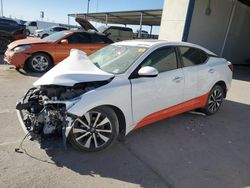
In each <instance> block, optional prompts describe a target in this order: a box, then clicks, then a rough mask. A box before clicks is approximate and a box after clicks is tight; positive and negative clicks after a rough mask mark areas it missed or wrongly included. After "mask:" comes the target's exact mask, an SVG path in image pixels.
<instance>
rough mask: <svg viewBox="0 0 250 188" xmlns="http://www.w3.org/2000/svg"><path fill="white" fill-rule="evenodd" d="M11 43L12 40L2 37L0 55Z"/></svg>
mask: <svg viewBox="0 0 250 188" xmlns="http://www.w3.org/2000/svg"><path fill="white" fill-rule="evenodd" d="M9 43H10V40H8V39H7V38H5V37H0V54H3V53H4V52H5V51H6V49H7V46H8V44H9Z"/></svg>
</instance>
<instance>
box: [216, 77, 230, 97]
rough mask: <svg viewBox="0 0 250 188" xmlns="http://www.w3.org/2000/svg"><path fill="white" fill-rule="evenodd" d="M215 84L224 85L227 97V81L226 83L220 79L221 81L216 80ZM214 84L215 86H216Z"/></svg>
mask: <svg viewBox="0 0 250 188" xmlns="http://www.w3.org/2000/svg"><path fill="white" fill-rule="evenodd" d="M215 85H219V86H221V87H222V89H223V92H224V94H225V96H224V98H226V95H227V85H226V83H225V82H224V81H223V80H220V81H218V82H216V83H215V84H214V86H215ZM214 86H213V87H214Z"/></svg>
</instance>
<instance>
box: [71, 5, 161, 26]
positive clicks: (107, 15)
mask: <svg viewBox="0 0 250 188" xmlns="http://www.w3.org/2000/svg"><path fill="white" fill-rule="evenodd" d="M68 16H69V17H83V18H87V19H88V20H89V21H94V22H100V23H105V24H107V23H110V24H124V25H149V26H160V24H161V16H162V9H153V10H136V11H119V12H98V13H88V14H86V13H79V14H68Z"/></svg>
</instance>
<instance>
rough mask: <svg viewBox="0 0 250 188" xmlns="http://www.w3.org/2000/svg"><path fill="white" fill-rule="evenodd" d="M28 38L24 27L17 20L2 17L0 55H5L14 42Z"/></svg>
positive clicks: (0, 21) (0, 22) (0, 19)
mask: <svg viewBox="0 0 250 188" xmlns="http://www.w3.org/2000/svg"><path fill="white" fill-rule="evenodd" d="M24 38H26V29H25V26H24V25H20V24H18V23H17V22H16V21H15V20H12V19H9V18H4V17H0V54H2V53H4V52H5V50H6V48H7V46H8V44H9V43H11V42H12V41H14V40H18V39H24Z"/></svg>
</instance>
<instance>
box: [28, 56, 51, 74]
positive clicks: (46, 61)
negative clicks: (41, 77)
mask: <svg viewBox="0 0 250 188" xmlns="http://www.w3.org/2000/svg"><path fill="white" fill-rule="evenodd" d="M52 66H53V62H52V59H51V58H50V57H49V56H48V55H47V54H45V53H35V54H33V55H32V56H31V57H30V58H29V60H28V69H29V70H30V71H32V72H39V73H43V72H46V71H48V70H49V69H51V68H52Z"/></svg>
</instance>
